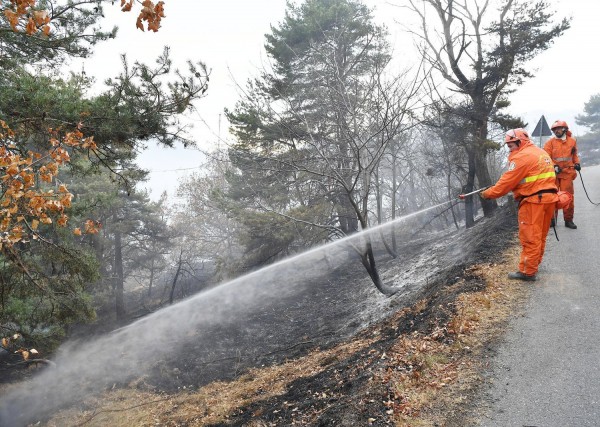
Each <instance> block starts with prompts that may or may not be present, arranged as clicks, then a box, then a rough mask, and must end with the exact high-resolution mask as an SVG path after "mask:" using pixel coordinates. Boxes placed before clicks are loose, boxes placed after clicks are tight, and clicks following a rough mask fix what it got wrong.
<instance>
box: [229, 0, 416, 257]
mask: <svg viewBox="0 0 600 427" xmlns="http://www.w3.org/2000/svg"><path fill="white" fill-rule="evenodd" d="M386 35H387V33H386V31H385V29H384V28H382V27H380V26H377V25H376V24H374V22H373V20H372V16H371V13H370V11H369V9H368V8H367V7H366V6H365V5H364V4H362V3H360V2H358V1H353V0H327V1H316V0H308V1H305V2H303V3H301V4H299V5H298V6H293V5H289V10H288V12H287V14H286V17H285V19H284V21H283V22H282V23H281V24H280V25H279V26H277V27H274V28H273V29H272V33H271V34H269V35H267V36H266V39H267V43H266V49H267V52H268V53H269V55H270V57H271V59H272V61H271V63H272V64H273V70H270V71H267V72H265V73H263V75H262V76H261V78H260V79H256V80H254V81H252V82H251V83H250V84H249V87H248V92H247V93H248V95H247V96H246V97H245V98H244V99H243V100H241V101H240V102H239V103H238V104H237V105H236V108H235V110H233V111H227V117H228V119H229V121H230V122H231V123H232V132H233V133H234V135H235V136H236V144H235V145H234V146H233V147H232V148H231V149H230V151H229V157H230V160H231V162H232V165H233V166H234V168H235V169H234V170H232V171H229V173H228V175H227V180H228V184H229V186H228V193H227V194H228V197H229V199H230V201H231V203H232V204H233V205H235V206H236V207H235V208H234V207H231V208H230V212H232V214H233V215H235V218H236V219H237V221H238V222H240V223H243V224H244V225H245V226H246V227H247V229H248V230H250V232H249V233H248V234H247V236H246V238H245V239H244V242H245V244H246V249H247V256H248V257H250V258H252V259H253V260H255V261H256V262H257V263H260V261H259V258H261V257H262V258H264V259H265V260H267V259H273V258H275V257H278V256H281V255H282V254H286V253H290V252H294V251H295V250H297V249H298V248H300V247H303V246H304V245H310V244H313V243H314V242H315V241H317V240H316V239H323V238H327V237H330V236H331V235H344V234H350V233H353V232H356V231H357V230H358V229H359V224H361V225H362V227H367V226H368V219H367V216H368V199H369V197H370V191H371V190H372V189H371V179H372V175H373V174H374V173H375V169H376V168H377V165H378V163H379V161H380V159H381V157H382V156H383V153H384V152H385V148H386V146H387V144H389V143H390V141H392V140H393V139H394V138H395V137H396V136H397V134H398V133H400V132H401V129H402V118H403V117H404V116H403V114H404V110H402V108H401V107H399V106H401V105H403V100H401V99H399V98H398V96H399V95H398V94H399V93H400V92H402V91H401V90H399V89H398V87H399V85H400V84H399V82H398V80H393V83H388V82H386V81H385V79H384V78H383V76H382V74H383V70H384V69H385V67H386V65H387V64H388V62H389V60H390V53H389V46H388V43H387V41H386V39H385V36H386ZM277 215H279V216H281V218H280V219H279V220H275V219H274V218H275V216H277ZM249 218H252V220H250V219H249ZM294 222H295V223H296V225H295V226H294V225H293V224H294ZM272 224H277V225H276V227H275V228H276V229H277V231H278V232H279V233H281V235H280V236H279V237H280V239H279V240H277V241H271V239H272V238H271V237H268V235H267V234H268V231H269V230H271V232H272V231H273V226H272ZM302 224H303V225H302ZM304 225H309V228H311V229H312V230H314V231H311V232H306V230H304V231H303V233H298V232H296V231H297V230H294V227H301V228H302V227H304ZM263 229H264V230H263ZM317 230H318V231H317ZM304 235H305V236H307V238H306V239H303V238H302V237H301V236H304ZM259 248H264V249H265V250H258V249H259ZM260 254H262V255H260Z"/></svg>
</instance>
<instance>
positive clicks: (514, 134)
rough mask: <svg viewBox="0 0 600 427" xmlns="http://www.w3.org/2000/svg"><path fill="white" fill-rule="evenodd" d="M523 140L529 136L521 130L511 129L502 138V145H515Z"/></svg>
mask: <svg viewBox="0 0 600 427" xmlns="http://www.w3.org/2000/svg"><path fill="white" fill-rule="evenodd" d="M524 139H529V134H528V133H527V131H526V130H525V129H523V128H517V129H511V130H509V131H508V132H506V135H505V136H504V143H505V144H508V143H509V142H516V143H517V144H518V143H519V142H521V141H522V140H524Z"/></svg>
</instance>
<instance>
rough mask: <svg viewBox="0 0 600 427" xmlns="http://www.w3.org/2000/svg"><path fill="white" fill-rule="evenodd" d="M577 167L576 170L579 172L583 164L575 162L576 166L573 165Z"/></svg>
mask: <svg viewBox="0 0 600 427" xmlns="http://www.w3.org/2000/svg"><path fill="white" fill-rule="evenodd" d="M573 167H574V168H575V170H576V171H577V172H579V171H580V170H581V165H580V164H579V163H575V166H573Z"/></svg>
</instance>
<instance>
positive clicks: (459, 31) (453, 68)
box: [407, 0, 570, 226]
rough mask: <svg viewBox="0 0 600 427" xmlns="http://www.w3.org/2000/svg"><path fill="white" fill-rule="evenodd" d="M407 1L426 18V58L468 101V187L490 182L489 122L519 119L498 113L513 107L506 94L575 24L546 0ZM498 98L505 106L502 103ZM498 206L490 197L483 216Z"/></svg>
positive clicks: (508, 122)
mask: <svg viewBox="0 0 600 427" xmlns="http://www.w3.org/2000/svg"><path fill="white" fill-rule="evenodd" d="M407 1H408V4H409V5H410V6H409V7H410V9H411V10H412V11H413V12H414V13H416V15H417V16H418V17H419V18H420V21H421V25H420V31H419V32H418V33H416V32H415V34H416V35H417V37H418V39H419V40H420V41H421V43H420V50H421V53H422V55H423V58H425V60H426V61H427V62H428V63H429V64H431V66H432V67H433V68H434V69H435V70H436V71H437V72H438V74H439V75H440V76H441V77H442V78H443V79H445V80H446V82H448V83H449V84H450V89H451V90H452V91H455V92H457V93H458V94H460V95H462V96H464V97H466V99H467V101H468V104H467V105H468V107H469V108H468V109H467V110H466V111H465V118H466V119H467V121H468V133H469V136H468V140H467V142H468V143H467V144H466V145H465V149H466V153H467V157H468V174H467V177H468V180H467V185H466V187H465V191H471V190H473V187H474V184H475V178H477V180H478V182H479V184H480V185H481V186H487V185H490V184H491V183H492V182H491V178H490V174H489V171H488V168H487V164H486V156H487V154H488V152H489V150H490V149H493V148H494V144H493V143H492V142H491V141H489V138H488V129H489V125H490V121H496V122H498V123H500V124H501V125H504V126H511V125H512V124H514V123H515V122H516V121H515V119H514V118H511V117H507V116H501V115H495V114H494V113H495V111H496V110H497V109H498V107H499V106H507V105H508V104H507V103H505V100H506V99H505V96H506V95H507V94H509V93H510V92H511V91H512V90H514V87H515V86H516V85H520V84H522V83H523V81H524V79H526V78H528V77H531V76H532V74H531V73H530V72H528V71H527V70H526V69H525V67H524V65H525V62H526V61H527V60H529V59H531V58H533V57H534V56H535V55H537V54H539V53H540V52H542V51H544V50H546V49H547V48H548V47H549V46H550V44H551V43H552V42H553V40H554V39H555V38H556V37H559V36H560V35H561V34H562V33H563V32H564V31H565V30H567V29H568V28H569V26H570V24H569V22H568V20H566V19H563V20H562V21H561V22H560V23H558V24H553V23H552V22H551V16H552V14H551V12H550V7H549V4H548V2H547V1H544V0H542V1H537V2H530V1H528V0H484V1H482V0H421V1H416V0H407ZM444 96H447V94H445V95H444ZM444 96H442V95H440V99H442V100H443V98H444ZM498 101H501V102H503V104H502V105H498V104H499V102H498ZM495 207H496V203H495V202H494V201H486V202H485V203H484V204H483V211H484V214H485V215H486V216H488V215H491V213H492V211H493V210H494V209H495ZM470 212H471V215H472V210H471V211H470ZM472 223H473V218H472V216H471V217H469V216H467V226H469V225H471V224H472Z"/></svg>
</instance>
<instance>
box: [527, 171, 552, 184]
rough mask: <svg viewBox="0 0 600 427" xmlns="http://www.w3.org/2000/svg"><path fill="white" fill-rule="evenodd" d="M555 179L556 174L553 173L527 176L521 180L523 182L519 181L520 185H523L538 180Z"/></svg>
mask: <svg viewBox="0 0 600 427" xmlns="http://www.w3.org/2000/svg"><path fill="white" fill-rule="evenodd" d="M555 177H556V174H555V173H554V171H552V172H544V173H541V174H539V175H532V176H528V177H527V178H523V181H521V183H522V184H524V183H527V182H533V181H537V180H538V179H544V178H555Z"/></svg>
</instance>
